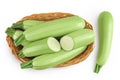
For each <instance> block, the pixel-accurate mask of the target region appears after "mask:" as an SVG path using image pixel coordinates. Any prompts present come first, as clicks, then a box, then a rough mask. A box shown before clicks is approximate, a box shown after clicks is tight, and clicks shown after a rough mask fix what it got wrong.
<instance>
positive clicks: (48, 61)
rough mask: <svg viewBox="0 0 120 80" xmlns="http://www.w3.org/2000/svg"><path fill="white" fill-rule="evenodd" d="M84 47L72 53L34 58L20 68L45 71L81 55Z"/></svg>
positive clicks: (63, 52)
mask: <svg viewBox="0 0 120 80" xmlns="http://www.w3.org/2000/svg"><path fill="white" fill-rule="evenodd" d="M85 49H86V47H80V48H77V49H74V50H72V51H64V50H61V51H59V52H57V53H53V54H45V55H41V56H38V57H36V58H34V59H33V60H31V61H28V62H23V63H21V68H33V69H46V68H50V67H54V66H56V65H58V64H61V63H64V62H66V61H68V60H70V59H72V58H74V57H75V56H77V55H79V54H81V53H82V52H83V51H84V50H85Z"/></svg>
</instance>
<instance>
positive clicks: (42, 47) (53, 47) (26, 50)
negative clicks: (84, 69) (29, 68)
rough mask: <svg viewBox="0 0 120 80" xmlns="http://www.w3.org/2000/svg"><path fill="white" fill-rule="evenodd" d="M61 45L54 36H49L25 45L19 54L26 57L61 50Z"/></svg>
mask: <svg viewBox="0 0 120 80" xmlns="http://www.w3.org/2000/svg"><path fill="white" fill-rule="evenodd" d="M60 49H61V47H60V44H59V42H58V41H57V40H56V39H55V38H53V37H49V38H46V39H43V40H38V41H34V42H31V43H29V44H28V45H25V46H24V47H23V49H22V50H21V51H20V53H19V56H20V57H22V58H24V57H34V56H38V55H41V54H47V53H53V52H58V51H60Z"/></svg>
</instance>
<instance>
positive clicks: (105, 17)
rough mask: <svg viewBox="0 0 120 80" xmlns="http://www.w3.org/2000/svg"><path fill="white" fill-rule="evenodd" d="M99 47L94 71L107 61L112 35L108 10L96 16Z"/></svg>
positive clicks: (111, 20)
mask: <svg viewBox="0 0 120 80" xmlns="http://www.w3.org/2000/svg"><path fill="white" fill-rule="evenodd" d="M98 31H99V48H98V56H97V62H96V67H95V70H94V72H95V73H98V72H99V70H100V69H101V67H102V66H103V65H104V64H105V63H106V62H107V60H108V57H109V55H110V49H111V43H112V35H113V17H112V14H111V13H110V12H107V11H104V12H102V13H101V14H100V15H99V18H98Z"/></svg>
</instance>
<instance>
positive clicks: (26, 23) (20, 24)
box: [12, 20, 44, 30]
mask: <svg viewBox="0 0 120 80" xmlns="http://www.w3.org/2000/svg"><path fill="white" fill-rule="evenodd" d="M42 23H44V21H38V20H25V21H21V22H17V23H13V25H12V28H15V29H23V30H26V29H28V28H30V27H34V26H35V25H38V24H42Z"/></svg>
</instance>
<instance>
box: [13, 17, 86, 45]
mask: <svg viewBox="0 0 120 80" xmlns="http://www.w3.org/2000/svg"><path fill="white" fill-rule="evenodd" d="M84 27H85V21H84V20H83V19H82V18H80V17H78V16H72V17H66V18H61V19H56V20H52V21H48V22H46V23H43V24H40V25H36V26H35V27H31V28H29V29H27V30H26V31H25V32H24V33H23V35H22V36H20V37H19V38H18V39H17V40H16V41H15V45H16V46H18V45H20V44H21V42H22V41H23V40H24V39H26V40H28V41H35V40H38V39H43V38H46V37H50V36H53V37H59V36H63V35H65V34H67V33H70V32H73V31H75V30H78V29H80V28H84Z"/></svg>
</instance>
